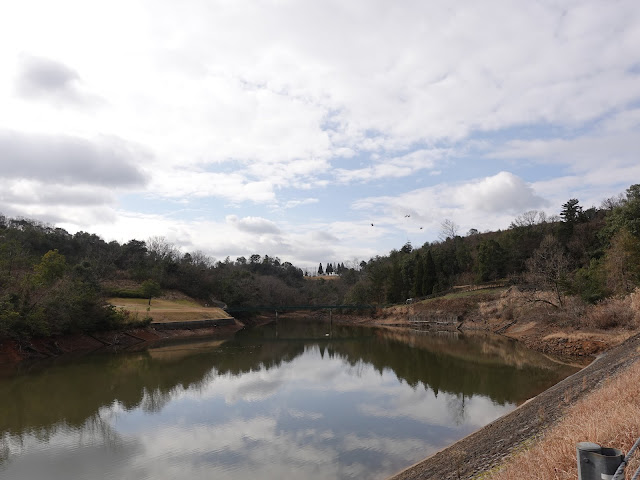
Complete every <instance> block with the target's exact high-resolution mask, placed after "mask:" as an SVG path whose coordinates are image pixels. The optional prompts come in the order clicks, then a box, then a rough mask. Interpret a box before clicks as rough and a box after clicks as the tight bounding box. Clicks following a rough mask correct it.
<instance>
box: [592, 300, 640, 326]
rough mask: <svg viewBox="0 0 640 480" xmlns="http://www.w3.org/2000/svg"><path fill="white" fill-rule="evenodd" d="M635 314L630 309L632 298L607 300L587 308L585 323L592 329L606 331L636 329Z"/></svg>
mask: <svg viewBox="0 0 640 480" xmlns="http://www.w3.org/2000/svg"><path fill="white" fill-rule="evenodd" d="M636 317H637V314H636V312H635V311H634V309H633V308H632V298H631V296H627V297H624V298H608V299H606V300H603V301H602V302H600V303H598V304H597V305H594V306H593V307H591V308H589V309H588V310H587V312H586V315H585V323H586V324H587V326H589V327H592V328H598V329H601V330H608V329H610V328H616V327H626V328H635V327H637V326H638V325H637V318H636Z"/></svg>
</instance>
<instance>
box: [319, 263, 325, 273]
mask: <svg viewBox="0 0 640 480" xmlns="http://www.w3.org/2000/svg"><path fill="white" fill-rule="evenodd" d="M318 275H324V270H323V269H322V264H320V266H319V267H318Z"/></svg>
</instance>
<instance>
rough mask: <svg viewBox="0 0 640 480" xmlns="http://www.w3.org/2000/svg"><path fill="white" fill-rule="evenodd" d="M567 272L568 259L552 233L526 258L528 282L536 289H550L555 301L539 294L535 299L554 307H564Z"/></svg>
mask: <svg viewBox="0 0 640 480" xmlns="http://www.w3.org/2000/svg"><path fill="white" fill-rule="evenodd" d="M568 274H569V259H568V258H567V256H566V254H565V252H564V248H563V247H562V245H561V244H560V243H559V242H558V241H557V240H556V239H555V237H554V236H553V235H547V236H546V237H544V238H543V239H542V242H540V246H539V247H538V248H537V249H536V250H535V251H534V252H533V255H532V256H531V258H529V259H528V260H527V274H526V276H525V278H526V280H527V282H528V283H530V284H531V285H533V286H534V287H536V288H537V289H541V290H547V291H551V292H552V293H553V296H554V298H555V302H552V301H549V300H546V299H544V298H542V297H540V296H537V297H536V298H535V301H539V302H544V303H548V304H549V305H552V306H554V307H556V308H563V307H564V286H565V284H566V281H567V275H568Z"/></svg>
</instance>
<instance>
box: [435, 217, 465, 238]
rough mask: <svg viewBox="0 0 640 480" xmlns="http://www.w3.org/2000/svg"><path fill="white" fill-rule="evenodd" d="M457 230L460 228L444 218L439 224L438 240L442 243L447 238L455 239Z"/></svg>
mask: <svg viewBox="0 0 640 480" xmlns="http://www.w3.org/2000/svg"><path fill="white" fill-rule="evenodd" d="M459 230H460V227H459V226H458V225H456V224H455V223H454V222H453V221H452V220H449V219H448V218H446V219H444V220H443V222H442V223H441V224H440V235H438V238H440V240H442V241H443V242H444V241H445V240H447V239H448V238H456V237H457V236H458V231H459Z"/></svg>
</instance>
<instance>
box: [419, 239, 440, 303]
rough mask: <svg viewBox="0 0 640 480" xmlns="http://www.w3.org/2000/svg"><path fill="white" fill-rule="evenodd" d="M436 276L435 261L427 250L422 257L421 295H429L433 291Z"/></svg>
mask: <svg viewBox="0 0 640 480" xmlns="http://www.w3.org/2000/svg"><path fill="white" fill-rule="evenodd" d="M437 278H438V277H437V274H436V263H435V262H434V261H433V255H431V250H427V255H426V257H425V259H424V281H423V287H422V294H423V295H431V294H432V293H433V287H434V286H435V284H436V281H437Z"/></svg>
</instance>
